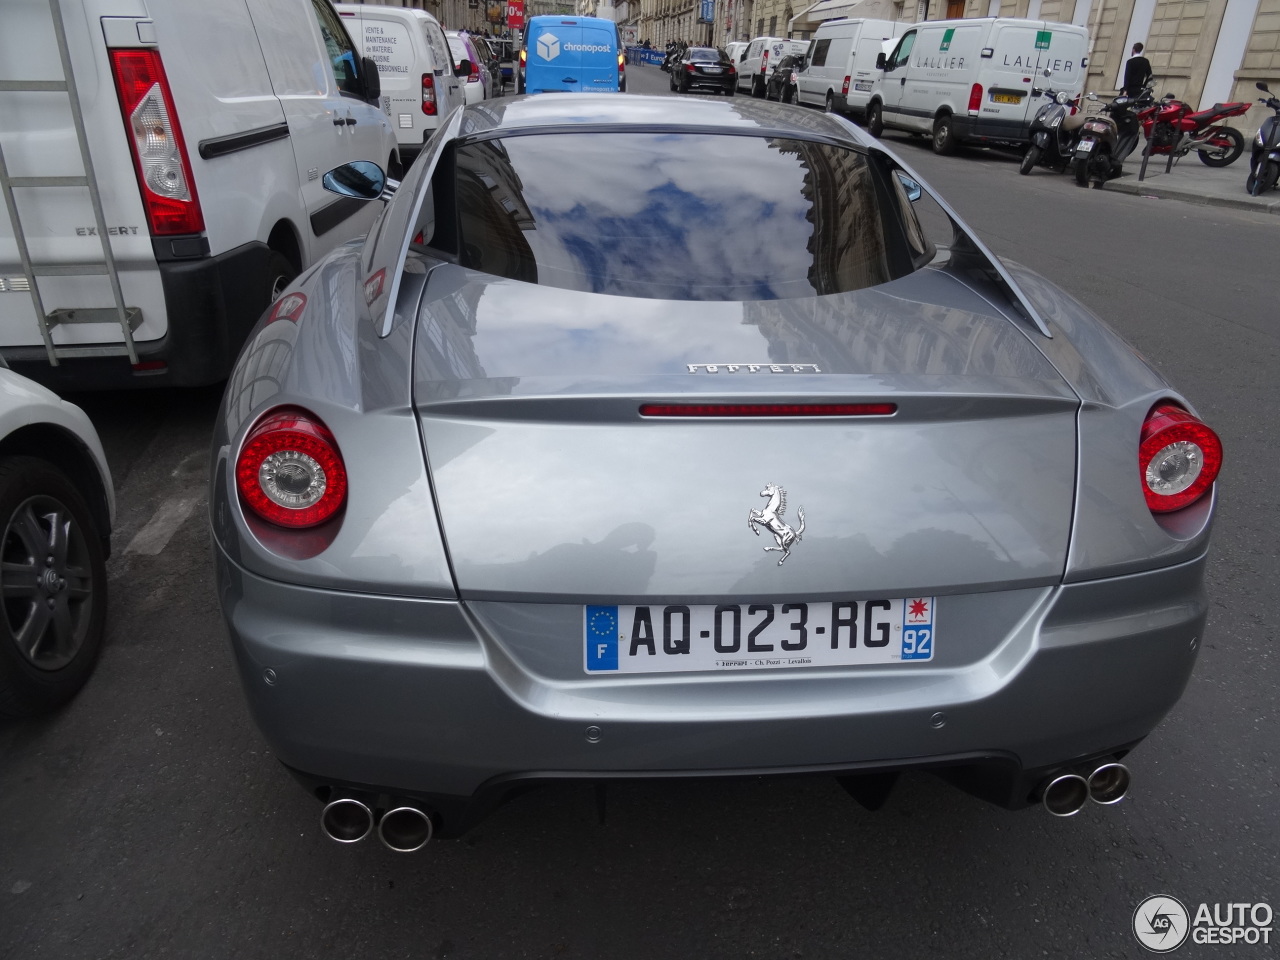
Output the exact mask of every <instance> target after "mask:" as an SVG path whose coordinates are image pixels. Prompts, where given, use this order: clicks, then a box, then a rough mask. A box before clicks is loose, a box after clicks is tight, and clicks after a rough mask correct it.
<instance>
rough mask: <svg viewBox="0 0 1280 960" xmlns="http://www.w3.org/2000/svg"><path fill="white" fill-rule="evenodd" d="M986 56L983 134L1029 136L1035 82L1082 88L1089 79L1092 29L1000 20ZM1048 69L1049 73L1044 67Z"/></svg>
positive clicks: (1072, 90)
mask: <svg viewBox="0 0 1280 960" xmlns="http://www.w3.org/2000/svg"><path fill="white" fill-rule="evenodd" d="M987 42H988V44H989V46H990V48H991V50H992V56H991V57H990V58H989V59H983V60H982V63H984V64H985V65H986V68H985V69H983V70H982V71H981V76H980V77H979V79H980V80H981V82H982V84H983V91H982V107H981V111H980V114H979V116H980V117H981V130H982V133H983V135H984V136H988V137H1000V136H1007V137H1008V138H1009V139H1012V140H1019V139H1025V138H1026V133H1027V128H1028V126H1029V124H1030V120H1031V117H1032V116H1033V115H1034V107H1033V102H1032V97H1031V88H1032V87H1033V86H1052V87H1053V89H1054V90H1067V91H1070V92H1071V93H1073V94H1074V93H1078V92H1079V91H1080V90H1081V89H1082V87H1083V84H1084V68H1083V63H1084V58H1085V56H1086V54H1087V49H1086V44H1087V34H1086V33H1085V30H1084V28H1083V27H1078V26H1074V25H1072V24H1066V23H1045V22H1042V21H1029V20H997V21H996V22H995V24H994V26H993V28H992V31H991V37H990V39H989V40H988V41H987ZM1045 70H1048V71H1049V77H1045V75H1044V71H1045Z"/></svg>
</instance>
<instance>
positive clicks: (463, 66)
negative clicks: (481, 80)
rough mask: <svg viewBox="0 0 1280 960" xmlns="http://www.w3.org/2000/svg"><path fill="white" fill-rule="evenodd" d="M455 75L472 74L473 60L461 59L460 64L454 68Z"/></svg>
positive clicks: (466, 75) (464, 75)
mask: <svg viewBox="0 0 1280 960" xmlns="http://www.w3.org/2000/svg"><path fill="white" fill-rule="evenodd" d="M453 75H454V76H455V77H469V76H471V61H470V60H467V59H466V58H463V59H462V60H459V61H458V65H457V66H456V67H454V68H453Z"/></svg>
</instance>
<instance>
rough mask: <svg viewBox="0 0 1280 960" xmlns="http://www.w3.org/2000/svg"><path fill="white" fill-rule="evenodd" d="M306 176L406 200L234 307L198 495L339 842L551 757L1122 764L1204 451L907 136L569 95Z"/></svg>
mask: <svg viewBox="0 0 1280 960" xmlns="http://www.w3.org/2000/svg"><path fill="white" fill-rule="evenodd" d="M326 183H327V185H328V186H329V187H330V189H332V190H333V191H334V192H336V193H339V194H344V195H345V196H344V198H343V199H341V200H338V201H336V202H342V203H360V202H373V203H379V202H382V203H384V204H385V206H384V209H383V212H382V215H381V218H380V219H379V220H378V221H377V222H376V223H375V225H374V228H373V230H372V231H371V233H370V234H369V236H368V237H367V238H366V239H364V240H362V241H359V242H356V243H352V244H349V245H347V246H345V247H343V248H341V249H339V250H337V251H336V252H334V253H333V254H332V255H330V256H329V257H327V258H326V259H324V260H323V261H321V262H320V263H319V264H318V265H316V266H315V267H314V268H312V269H311V270H310V271H309V272H308V273H306V275H304V276H302V277H300V278H299V279H298V280H297V281H296V282H295V283H294V285H293V286H292V287H290V288H289V290H288V291H287V292H286V293H285V295H284V296H282V297H281V298H280V299H279V300H278V301H277V302H276V303H275V305H274V307H273V308H272V309H271V310H270V312H269V313H268V314H267V315H266V316H264V317H263V318H262V320H261V321H260V323H259V325H258V326H257V328H256V329H255V331H254V333H253V335H252V336H251V338H250V341H249V343H248V345H247V346H246V348H245V350H244V352H243V353H242V355H241V356H240V359H239V362H238V364H237V366H236V368H235V371H234V373H233V375H232V377H231V380H230V382H229V384H228V387H227V392H226V397H225V399H224V402H223V407H222V410H221V414H220V417H219V422H218V426H217V429H216V432H215V438H214V443H213V451H212V493H211V523H212V527H213V534H214V538H215V542H216V550H215V553H216V563H217V581H218V589H219V592H220V599H221V603H222V609H223V611H224V613H225V616H226V621H227V625H228V628H229V632H230V636H231V644H232V648H233V650H234V652H235V658H236V662H237V664H238V667H239V671H240V676H241V679H242V681H243V684H244V688H245V692H246V696H247V698H248V702H249V706H250V709H251V711H252V714H253V716H254V719H255V720H256V722H257V724H258V726H259V727H260V729H261V730H262V733H263V735H264V736H265V737H266V739H267V741H268V742H269V743H270V745H271V748H272V749H273V750H274V752H275V753H276V755H277V756H278V757H279V759H280V760H282V761H283V762H284V763H285V764H286V765H287V766H288V767H289V768H290V769H291V770H292V771H294V772H295V773H296V774H297V775H298V777H299V778H300V779H301V780H302V781H303V782H304V783H305V784H307V785H308V786H309V788H311V789H312V790H314V791H315V793H316V794H317V796H318V797H319V798H320V799H321V800H322V801H324V804H325V805H324V807H323V814H322V823H323V825H324V829H325V830H326V831H327V832H328V833H329V835H330V836H333V837H334V838H336V839H339V840H344V841H355V840H359V839H361V838H363V837H365V836H366V835H368V834H371V833H374V832H377V833H378V834H379V835H380V836H381V837H382V839H383V841H384V842H385V843H386V844H387V845H388V846H390V847H392V848H393V849H398V850H411V849H416V848H418V847H420V846H421V845H422V844H424V843H425V842H426V841H427V840H428V839H429V838H430V837H431V836H432V834H433V833H434V834H435V835H446V836H448V835H457V834H458V833H459V832H461V831H464V830H466V829H467V828H468V827H469V826H470V825H472V824H473V823H474V822H475V821H476V820H477V819H478V818H479V817H481V816H483V815H484V814H485V813H486V812H487V811H489V810H491V809H492V807H493V806H494V805H495V804H496V803H498V802H499V801H501V800H502V799H504V798H505V797H507V796H509V795H510V794H511V793H513V792H514V791H516V790H518V789H520V788H523V787H525V786H528V785H531V784H535V783H540V782H547V781H562V780H565V779H571V778H577V779H581V780H586V781H596V782H600V781H607V780H610V779H616V778H628V777H654V776H669V777H696V776H729V775H745V774H751V775H755V774H762V773H801V772H812V773H826V774H831V775H835V776H838V777H840V778H841V781H842V783H844V784H845V785H847V786H848V787H849V789H850V791H851V792H852V793H853V794H854V796H855V797H857V798H858V799H860V800H862V801H863V802H864V803H866V804H867V805H869V806H875V805H877V804H878V803H879V802H880V801H882V800H883V799H884V796H885V794H886V793H887V789H888V785H889V784H890V783H891V782H892V779H893V777H894V776H895V775H896V774H897V773H898V772H899V771H901V770H904V769H908V768H912V769H929V770H933V771H935V772H937V773H938V774H939V775H941V776H943V777H945V778H947V779H948V780H950V781H952V782H954V783H956V784H957V785H959V786H961V787H963V788H964V789H966V790H969V791H971V792H972V793H975V794H977V795H979V796H982V797H985V798H987V799H990V800H992V801H994V802H996V803H999V804H1001V805H1003V806H1006V807H1010V808H1014V807H1020V806H1025V805H1028V804H1031V803H1040V802H1043V803H1044V805H1045V806H1047V807H1048V808H1049V809H1050V810H1051V811H1052V812H1054V813H1057V814H1059V815H1068V814H1071V813H1074V812H1076V811H1077V810H1079V809H1080V808H1081V807H1082V806H1083V805H1085V804H1086V803H1088V802H1089V801H1090V800H1093V801H1097V802H1099V803H1110V802H1114V801H1116V800H1118V799H1120V798H1121V797H1122V796H1123V795H1124V793H1125V791H1126V790H1127V789H1128V785H1129V773H1128V771H1127V770H1126V768H1125V767H1124V766H1123V765H1122V764H1121V763H1119V760H1120V759H1121V758H1122V757H1123V756H1124V755H1125V754H1126V753H1127V752H1128V751H1129V750H1130V749H1131V748H1132V747H1133V746H1134V745H1135V744H1137V743H1138V742H1139V741H1140V740H1142V739H1143V737H1145V736H1146V735H1147V734H1148V733H1149V732H1150V731H1151V730H1152V728H1153V727H1154V726H1155V725H1156V724H1157V723H1158V722H1159V720H1160V719H1161V717H1163V716H1164V714H1165V713H1166V712H1167V711H1168V710H1169V709H1170V708H1171V707H1172V706H1173V704H1174V703H1175V702H1176V701H1177V699H1178V697H1179V696H1180V694H1181V692H1182V690H1183V688H1184V686H1185V685H1186V683H1187V679H1188V677H1189V675H1190V673H1191V669H1192V666H1193V664H1194V662H1195V659H1196V653H1197V647H1198V643H1199V639H1200V638H1201V637H1202V635H1203V630H1204V626H1205V614H1206V602H1205V596H1204V591H1203V574H1204V566H1205V555H1206V551H1207V549H1208V542H1209V530H1210V524H1211V519H1212V515H1213V504H1214V490H1215V487H1214V478H1215V477H1216V475H1217V473H1218V469H1219V466H1220V463H1221V456H1222V451H1221V445H1220V444H1219V441H1218V438H1217V437H1216V435H1215V434H1214V433H1213V431H1212V430H1211V429H1210V428H1209V427H1207V426H1205V424H1204V423H1202V422H1201V421H1200V420H1199V419H1198V418H1197V416H1196V415H1195V413H1194V411H1193V409H1192V407H1191V405H1190V404H1189V403H1188V401H1187V400H1186V399H1184V398H1183V397H1182V396H1181V395H1180V394H1179V393H1178V392H1177V391H1176V390H1174V389H1173V388H1172V387H1171V386H1170V385H1169V384H1168V383H1166V382H1165V381H1164V379H1163V378H1162V377H1161V376H1160V375H1159V374H1158V373H1157V372H1155V371H1154V370H1152V369H1151V367H1149V366H1148V365H1147V364H1146V363H1145V362H1144V361H1143V360H1142V359H1141V358H1140V357H1138V356H1136V355H1135V354H1134V352H1133V351H1132V350H1131V349H1130V348H1129V347H1128V346H1127V345H1126V344H1125V343H1124V342H1123V341H1122V340H1121V339H1120V338H1119V337H1118V336H1117V335H1116V334H1115V333H1114V332H1112V330H1111V329H1110V328H1109V327H1107V326H1106V325H1105V324H1104V323H1103V322H1101V321H1100V320H1099V319H1098V318H1096V317H1095V316H1093V315H1092V314H1091V313H1090V312H1089V311H1088V310H1087V309H1085V308H1084V307H1082V306H1081V305H1080V304H1079V303H1077V302H1076V301H1075V300H1073V299H1072V298H1071V297H1069V296H1067V295H1066V294H1064V293H1063V292H1062V291H1060V290H1058V289H1057V288H1055V287H1054V286H1053V285H1052V284H1050V283H1049V282H1047V281H1046V280H1044V279H1043V278H1041V277H1039V276H1037V275H1036V274H1034V273H1031V272H1030V271H1028V270H1025V269H1023V268H1020V267H1018V266H1017V265H1015V264H1013V263H1004V262H1002V261H1000V260H999V259H997V258H996V257H994V256H993V255H992V254H991V253H990V252H989V251H988V249H987V248H986V247H985V246H984V245H983V243H982V242H981V240H979V239H978V238H977V237H976V236H974V235H973V233H972V232H971V231H970V230H969V229H968V228H967V227H966V226H965V225H964V224H963V223H961V222H960V220H959V218H958V217H956V216H955V214H954V212H953V211H952V210H951V209H950V207H949V206H947V204H946V203H945V201H943V200H941V199H940V198H938V197H937V196H936V195H935V194H933V192H932V191H930V190H929V189H928V188H927V187H925V186H924V185H923V184H922V183H921V181H920V178H919V177H917V176H915V175H914V174H913V173H912V172H911V171H910V170H909V169H907V168H906V167H905V166H904V165H903V163H902V162H901V161H900V160H899V159H898V158H897V157H896V156H895V155H894V154H893V153H892V152H890V151H889V150H886V149H885V148H884V147H883V146H882V145H880V144H879V143H877V142H875V141H872V140H870V139H869V138H867V137H865V136H863V135H862V134H861V133H859V132H858V131H857V130H856V129H855V128H854V127H853V126H852V125H851V124H849V123H848V122H847V121H845V120H843V119H841V118H838V117H835V116H832V115H827V114H821V113H817V112H802V111H797V110H795V109H793V108H786V107H782V106H781V105H771V104H760V103H751V102H744V101H743V99H742V98H737V99H735V100H721V101H715V100H711V99H706V100H672V99H669V98H649V97H640V96H626V97H604V96H600V95H590V94H586V95H576V94H565V95H560V96H555V97H551V96H543V97H532V98H521V99H512V100H503V101H500V102H498V103H496V104H490V103H485V104H478V105H475V106H472V107H467V108H465V109H464V110H460V111H457V112H455V113H454V114H453V115H452V116H451V117H450V118H449V120H448V122H447V123H446V124H445V125H444V126H443V127H442V129H441V130H440V131H439V132H438V133H437V134H436V136H435V137H434V138H433V139H432V140H431V141H430V142H429V143H428V144H427V146H426V148H425V149H424V151H423V153H422V155H421V157H420V158H419V159H418V161H417V162H416V163H415V164H414V166H413V167H412V168H411V169H410V170H409V172H408V174H407V175H406V177H405V179H404V180H403V182H401V183H400V184H399V186H398V189H397V188H396V187H395V185H394V184H390V183H387V182H386V181H385V179H384V177H383V174H382V171H381V170H379V169H378V168H377V167H376V166H374V165H373V164H367V163H363V164H362V163H356V164H348V165H346V166H344V167H340V168H338V169H337V170H335V171H332V172H331V173H330V174H329V175H328V177H327V178H326ZM393 191H394V195H393ZM922 192H924V193H926V194H928V195H929V196H930V197H932V198H933V200H935V201H936V202H937V204H938V208H939V209H941V211H942V212H943V214H945V216H946V217H948V218H950V220H951V224H950V228H949V229H950V233H951V234H952V236H948V238H947V240H948V242H947V243H946V244H945V245H941V244H940V245H937V246H935V245H934V244H933V243H931V242H930V240H929V239H928V238H927V235H926V233H925V231H924V230H922V229H921V225H920V221H919V219H918V216H917V213H916V206H915V202H916V199H917V198H918V197H919V196H920V195H921V193H922ZM360 198H363V199H360Z"/></svg>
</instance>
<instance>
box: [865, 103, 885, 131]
mask: <svg viewBox="0 0 1280 960" xmlns="http://www.w3.org/2000/svg"><path fill="white" fill-rule="evenodd" d="M867 133H869V134H871V135H872V136H873V137H877V138H879V136H880V135H881V134H882V133H884V113H883V112H882V110H881V107H880V102H879V101H878V100H873V101H871V103H869V104H867Z"/></svg>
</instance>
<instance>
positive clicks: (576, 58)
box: [525, 18, 618, 93]
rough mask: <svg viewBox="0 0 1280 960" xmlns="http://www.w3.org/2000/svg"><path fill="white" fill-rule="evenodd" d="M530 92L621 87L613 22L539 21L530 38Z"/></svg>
mask: <svg viewBox="0 0 1280 960" xmlns="http://www.w3.org/2000/svg"><path fill="white" fill-rule="evenodd" d="M528 50H529V53H528V59H527V61H526V65H525V90H526V92H528V93H542V92H546V91H549V90H560V91H596V92H600V91H604V92H615V93H616V92H617V90H618V47H617V40H616V35H615V32H614V29H613V24H611V23H609V22H607V21H595V20H594V18H592V19H578V20H571V19H564V20H560V21H556V20H552V21H551V22H550V23H544V24H538V26H537V27H536V28H535V33H534V35H533V36H530V38H529V41H528Z"/></svg>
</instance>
